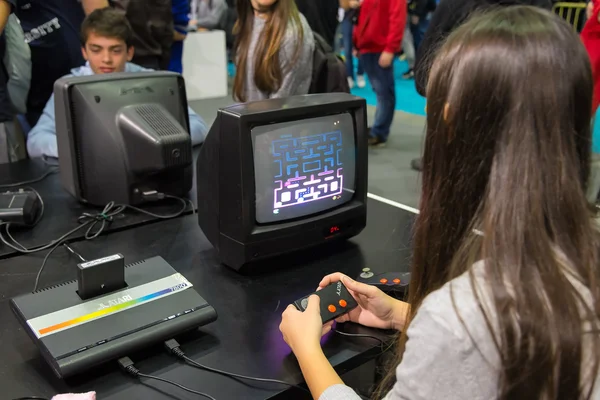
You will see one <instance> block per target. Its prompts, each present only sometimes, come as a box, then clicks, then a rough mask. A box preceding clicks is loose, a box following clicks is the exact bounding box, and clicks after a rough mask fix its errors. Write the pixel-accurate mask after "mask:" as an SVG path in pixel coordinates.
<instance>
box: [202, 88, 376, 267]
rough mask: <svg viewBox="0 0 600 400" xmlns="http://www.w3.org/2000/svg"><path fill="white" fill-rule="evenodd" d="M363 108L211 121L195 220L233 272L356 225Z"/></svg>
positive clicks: (282, 108)
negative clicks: (196, 219) (196, 218)
mask: <svg viewBox="0 0 600 400" xmlns="http://www.w3.org/2000/svg"><path fill="white" fill-rule="evenodd" d="M367 157H368V156H367V117H366V103H365V100H364V99H361V98H359V97H355V96H352V95H349V94H345V93H330V94H314V95H305V96H295V97H289V98H285V99H271V100H265V101H258V102H251V103H245V104H237V105H233V106H231V107H227V108H223V109H220V110H219V111H218V114H217V119H216V121H215V122H214V124H213V126H212V127H211V129H210V131H209V133H208V136H207V138H206V141H205V142H204V145H203V146H202V149H201V152H200V155H199V157H198V161H197V179H198V185H197V186H198V220H199V224H200V227H201V228H202V230H203V231H204V234H205V235H206V237H207V238H208V240H209V241H210V242H211V243H212V244H213V246H214V247H215V248H216V249H217V251H218V252H219V256H220V259H221V262H222V263H223V264H225V265H227V266H229V267H231V268H234V269H236V270H239V269H241V268H242V267H243V266H245V265H246V264H250V263H254V262H256V261H260V260H264V259H267V258H270V257H273V256H276V255H282V254H285V253H290V252H292V251H296V250H301V249H305V248H308V247H311V246H315V245H318V244H322V243H325V242H328V241H332V240H336V239H342V238H349V237H351V236H354V235H357V234H358V233H359V232H361V231H362V229H363V228H364V227H365V225H366V215H367V211H366V199H367Z"/></svg>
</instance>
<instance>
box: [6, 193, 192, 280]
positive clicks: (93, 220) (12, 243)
mask: <svg viewBox="0 0 600 400" xmlns="http://www.w3.org/2000/svg"><path fill="white" fill-rule="evenodd" d="M29 189H32V188H29ZM32 190H33V192H34V193H35V194H36V196H38V199H39V200H40V201H41V211H40V215H39V216H38V218H37V219H36V221H35V223H34V224H33V226H35V225H37V223H38V222H39V221H40V220H41V218H42V216H43V212H44V202H43V200H42V198H41V196H40V195H39V193H38V192H37V191H36V190H34V189H32ZM144 198H145V199H146V200H148V201H158V200H163V199H175V200H178V201H179V202H181V205H182V207H181V209H180V210H179V211H177V212H175V213H173V214H167V215H160V214H155V213H153V212H150V211H146V210H143V209H141V208H138V207H134V206H130V205H123V204H115V203H114V202H110V203H108V204H107V205H106V207H104V209H103V210H102V211H101V212H99V213H84V214H82V215H81V216H80V217H79V218H77V222H79V224H80V225H79V226H77V227H75V228H73V229H71V230H70V231H69V232H67V233H65V234H64V235H62V236H61V237H59V238H58V239H56V240H53V241H52V242H50V243H48V244H46V245H40V246H35V247H33V248H26V247H25V246H23V245H22V244H21V243H19V242H18V241H17V240H16V239H15V238H14V237H13V236H12V234H11V233H10V225H11V224H10V223H6V222H2V221H0V242H2V243H3V244H4V245H5V246H8V247H10V248H11V249H13V250H15V251H17V252H19V253H23V254H32V253H37V252H40V251H44V250H48V249H49V251H48V253H47V254H46V256H45V257H44V260H43V261H42V265H41V267H40V269H39V271H38V274H37V276H36V279H35V284H34V287H33V291H34V292H35V291H37V290H38V286H39V280H40V276H41V274H42V272H43V270H44V267H45V266H46V263H47V261H48V258H49V257H50V256H51V255H52V253H54V251H55V250H56V249H57V248H58V247H60V246H61V245H62V244H63V243H64V242H65V241H66V240H68V239H69V237H71V235H73V234H75V233H76V232H79V231H80V230H83V229H86V228H87V230H86V232H85V235H84V238H85V239H86V240H93V239H95V238H97V237H98V236H100V235H101V234H102V233H103V232H104V230H105V229H106V227H107V226H108V225H109V224H110V223H111V222H113V218H114V217H115V216H116V215H118V214H121V213H122V212H124V211H125V210H126V209H130V210H133V211H136V212H139V213H141V214H146V215H149V216H151V217H153V218H159V219H172V218H176V217H179V216H180V215H182V214H183V213H185V211H186V210H187V208H188V200H187V199H183V198H180V197H176V196H170V195H165V194H163V193H158V192H156V191H150V192H145V193H144ZM192 208H193V207H192ZM3 227H4V231H5V232H6V237H5V235H4V234H3V230H2V228H3ZM7 238H8V239H7ZM67 246H68V245H67ZM67 250H69V251H71V252H72V253H73V252H74V251H73V249H70V248H67ZM75 253H76V252H74V254H75ZM79 257H80V259H82V258H83V257H81V256H80V255H79Z"/></svg>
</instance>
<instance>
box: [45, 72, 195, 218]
mask: <svg viewBox="0 0 600 400" xmlns="http://www.w3.org/2000/svg"><path fill="white" fill-rule="evenodd" d="M54 94H55V108H56V134H57V141H58V155H59V163H60V173H61V181H62V184H63V186H64V187H65V189H66V190H67V191H68V192H69V193H70V194H71V195H73V196H74V197H76V198H77V199H78V200H79V201H82V202H85V203H89V204H92V205H96V206H104V205H106V204H107V203H109V202H111V201H114V202H116V203H119V204H133V205H135V204H140V203H143V202H145V201H147V200H148V197H147V194H148V193H150V192H152V191H157V192H159V193H164V194H168V195H172V196H178V197H181V196H184V195H186V194H187V193H188V192H189V191H190V190H191V188H192V184H193V172H194V170H193V168H194V167H193V162H192V141H191V137H190V133H189V131H190V128H189V116H188V108H187V98H186V93H185V84H184V80H183V78H182V77H181V75H179V74H175V73H169V72H140V73H135V74H132V73H115V74H106V75H95V76H82V77H66V78H62V79H59V80H58V81H56V83H55V85H54Z"/></svg>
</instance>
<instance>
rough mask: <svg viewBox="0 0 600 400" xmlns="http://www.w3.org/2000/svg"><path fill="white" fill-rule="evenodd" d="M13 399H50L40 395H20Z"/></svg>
mask: <svg viewBox="0 0 600 400" xmlns="http://www.w3.org/2000/svg"><path fill="white" fill-rule="evenodd" d="M13 400H48V398H47V397H40V396H25V397H18V398H16V399H13Z"/></svg>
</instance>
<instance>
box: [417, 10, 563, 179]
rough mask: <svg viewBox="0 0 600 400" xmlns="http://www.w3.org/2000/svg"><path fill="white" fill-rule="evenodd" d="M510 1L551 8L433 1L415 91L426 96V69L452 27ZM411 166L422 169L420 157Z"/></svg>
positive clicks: (420, 46)
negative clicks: (473, 15)
mask: <svg viewBox="0 0 600 400" xmlns="http://www.w3.org/2000/svg"><path fill="white" fill-rule="evenodd" d="M514 5H529V6H536V7H540V8H544V9H546V10H551V9H552V1H551V0H442V1H440V3H439V4H438V5H437V8H436V10H435V12H434V13H433V15H432V17H431V21H430V22H429V26H428V28H427V31H426V32H425V36H424V37H423V40H422V42H421V43H420V45H419V48H418V49H417V59H416V62H415V85H416V87H417V92H418V93H419V94H420V95H421V96H424V97H427V94H426V92H425V91H426V88H427V82H428V79H429V70H430V69H431V64H432V63H433V60H434V59H435V52H436V50H437V49H439V48H440V47H441V45H442V44H443V43H444V40H445V39H446V38H447V37H448V35H450V33H452V32H453V31H454V30H455V29H456V28H458V27H459V26H460V25H462V24H463V23H464V22H465V21H466V20H467V19H468V17H469V16H470V15H472V14H473V13H475V12H477V11H483V10H485V9H487V8H490V7H500V6H502V7H508V6H514ZM410 165H411V167H412V168H413V169H415V170H417V171H421V170H422V162H421V158H420V157H419V158H416V159H414V160H412V161H411V163H410Z"/></svg>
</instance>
